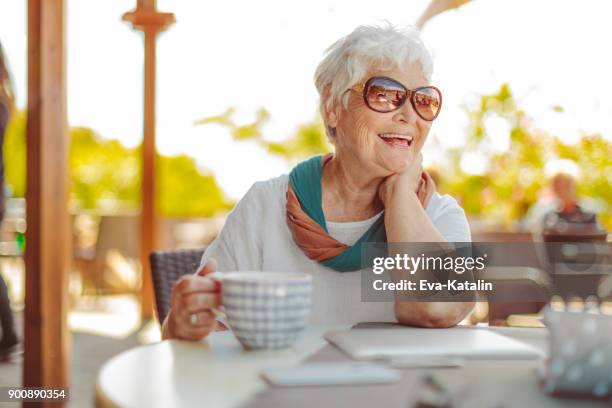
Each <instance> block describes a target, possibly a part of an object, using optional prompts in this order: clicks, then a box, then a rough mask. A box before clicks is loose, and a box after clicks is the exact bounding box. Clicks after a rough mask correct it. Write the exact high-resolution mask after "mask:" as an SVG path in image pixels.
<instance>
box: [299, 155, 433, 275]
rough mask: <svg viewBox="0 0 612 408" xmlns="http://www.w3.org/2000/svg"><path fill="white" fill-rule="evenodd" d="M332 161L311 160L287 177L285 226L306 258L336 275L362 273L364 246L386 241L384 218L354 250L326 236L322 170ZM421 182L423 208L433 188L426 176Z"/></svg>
mask: <svg viewBox="0 0 612 408" xmlns="http://www.w3.org/2000/svg"><path fill="white" fill-rule="evenodd" d="M331 157H332V156H331V155H328V156H326V157H325V158H324V157H323V156H315V157H312V158H310V159H308V160H306V161H303V162H301V163H299V164H298V165H297V166H295V167H294V168H293V170H291V173H289V185H288V188H287V225H288V226H289V230H290V231H291V235H292V236H293V240H294V241H295V243H296V245H297V246H298V247H299V248H300V249H301V250H302V251H303V252H304V254H305V255H306V256H307V257H308V258H310V259H312V260H315V261H317V262H320V263H321V264H323V265H325V266H327V267H329V268H332V269H334V270H336V271H338V272H349V271H356V270H359V269H361V246H362V244H363V243H365V242H386V241H387V234H386V231H385V222H384V216H381V217H380V218H378V219H377V220H376V222H375V223H374V224H373V225H372V226H371V227H370V228H369V229H368V230H367V231H366V232H365V233H364V234H363V235H362V236H361V238H359V240H357V242H356V243H355V244H354V245H353V246H348V245H346V244H343V243H342V242H339V241H337V240H336V239H334V238H332V237H331V236H330V235H329V233H328V231H327V225H326V222H325V216H324V214H323V206H322V192H321V176H322V174H323V166H324V165H325V163H327V162H328V161H329V160H330V159H331ZM421 179H422V182H421V186H420V187H419V191H418V192H417V196H418V197H419V200H420V201H421V204H422V205H423V207H424V208H425V207H426V206H427V202H428V201H429V197H430V196H431V193H432V192H433V189H435V186H434V183H433V180H432V179H431V177H430V176H429V175H428V174H427V173H425V172H423V174H422V176H421Z"/></svg>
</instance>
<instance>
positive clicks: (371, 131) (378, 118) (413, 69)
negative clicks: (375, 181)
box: [327, 64, 432, 177]
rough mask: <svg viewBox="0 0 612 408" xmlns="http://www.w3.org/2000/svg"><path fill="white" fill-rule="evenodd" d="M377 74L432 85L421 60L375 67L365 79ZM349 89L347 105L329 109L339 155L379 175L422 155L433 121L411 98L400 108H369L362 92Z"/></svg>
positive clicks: (410, 83)
mask: <svg viewBox="0 0 612 408" xmlns="http://www.w3.org/2000/svg"><path fill="white" fill-rule="evenodd" d="M374 76H386V77H389V78H392V79H394V80H396V81H398V82H400V83H401V84H403V85H404V86H405V87H406V88H408V89H415V88H418V87H421V86H425V85H428V83H427V80H426V79H425V76H424V75H423V73H422V71H421V68H420V66H419V65H418V64H410V65H408V66H406V67H405V69H402V70H400V69H392V70H386V71H377V70H374V71H371V72H370V73H369V74H368V75H367V76H366V77H365V78H364V81H363V82H365V81H367V80H368V78H371V77H374ZM348 92H349V93H350V95H349V99H348V107H347V109H343V106H338V107H336V108H335V109H333V111H331V112H328V113H327V125H328V126H330V127H335V128H336V136H335V137H334V139H333V142H334V145H335V147H336V156H337V157H338V158H343V157H346V158H350V161H351V162H354V163H358V164H359V166H360V168H361V169H362V170H366V171H367V174H371V175H373V176H375V177H386V176H389V175H390V174H393V173H400V172H402V171H403V170H404V169H405V168H406V167H407V166H408V165H409V164H410V163H412V162H413V161H414V160H416V159H417V158H418V156H419V153H420V152H421V149H422V148H423V145H424V144H425V140H426V139H427V135H428V133H429V129H430V128H431V124H432V122H429V121H426V120H424V119H422V118H421V117H419V115H417V113H416V112H415V111H414V109H413V107H412V104H411V103H410V101H409V100H407V101H406V102H405V103H404V105H402V107H400V108H399V109H398V110H395V111H393V112H387V113H381V112H376V111H373V110H372V109H370V108H368V106H367V105H366V104H365V102H364V100H363V95H362V94H361V93H359V92H356V91H353V90H351V91H348Z"/></svg>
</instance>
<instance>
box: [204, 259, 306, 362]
mask: <svg viewBox="0 0 612 408" xmlns="http://www.w3.org/2000/svg"><path fill="white" fill-rule="evenodd" d="M214 275H215V276H214V279H217V280H219V281H220V282H221V285H222V291H221V293H222V295H221V303H222V304H223V309H224V312H225V315H226V317H227V322H228V323H229V326H230V328H231V329H232V331H233V332H234V334H235V335H236V337H237V338H238V341H240V343H241V344H242V345H243V347H244V348H245V349H247V350H256V349H280V348H286V347H289V346H291V345H292V344H293V343H294V342H295V340H296V339H297V338H298V336H299V334H300V333H301V332H302V330H304V328H305V327H306V326H307V325H308V321H309V319H310V310H311V299H312V277H311V276H310V275H308V274H305V273H285V272H261V271H244V272H223V273H219V272H217V273H215V274H214Z"/></svg>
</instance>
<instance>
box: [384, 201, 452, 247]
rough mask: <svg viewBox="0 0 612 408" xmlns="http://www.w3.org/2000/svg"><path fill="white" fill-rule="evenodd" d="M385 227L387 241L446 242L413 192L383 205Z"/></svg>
mask: <svg viewBox="0 0 612 408" xmlns="http://www.w3.org/2000/svg"><path fill="white" fill-rule="evenodd" d="M385 229H386V231H387V242H446V240H445V239H444V237H443V236H442V234H440V232H439V231H438V229H437V228H436V227H435V226H434V225H433V223H432V222H431V220H430V219H429V217H428V216H427V212H425V209H424V208H423V206H422V205H421V202H420V201H419V199H418V198H417V195H416V194H414V193H413V194H407V195H406V196H405V197H402V199H401V200H398V199H394V200H392V202H391V203H389V205H388V206H386V207H385Z"/></svg>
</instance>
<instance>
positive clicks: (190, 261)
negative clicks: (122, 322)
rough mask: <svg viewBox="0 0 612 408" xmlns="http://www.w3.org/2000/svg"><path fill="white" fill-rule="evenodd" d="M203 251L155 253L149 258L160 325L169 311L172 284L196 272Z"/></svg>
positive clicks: (188, 250)
mask: <svg viewBox="0 0 612 408" xmlns="http://www.w3.org/2000/svg"><path fill="white" fill-rule="evenodd" d="M205 249H206V248H201V249H181V250H177V251H156V252H153V253H151V255H150V256H149V261H150V263H151V273H152V275H153V288H154V291H155V306H156V308H157V318H158V319H159V324H160V325H161V324H162V323H163V321H164V319H165V318H166V315H167V314H168V311H169V310H170V293H171V292H172V286H173V285H174V282H176V280H177V279H178V278H180V277H181V276H183V275H187V274H193V273H195V272H196V271H197V269H198V266H199V265H200V261H201V260H202V255H203V254H204V251H205Z"/></svg>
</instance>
